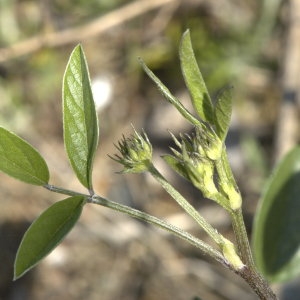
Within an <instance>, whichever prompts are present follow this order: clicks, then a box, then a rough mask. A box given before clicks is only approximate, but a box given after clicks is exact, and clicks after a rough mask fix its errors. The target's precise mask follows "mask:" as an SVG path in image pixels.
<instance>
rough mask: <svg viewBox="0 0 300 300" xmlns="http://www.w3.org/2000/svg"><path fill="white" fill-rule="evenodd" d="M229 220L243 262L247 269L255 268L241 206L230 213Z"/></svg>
mask: <svg viewBox="0 0 300 300" xmlns="http://www.w3.org/2000/svg"><path fill="white" fill-rule="evenodd" d="M231 222H232V228H233V232H234V235H235V238H236V243H237V248H238V252H239V255H240V257H241V259H242V261H243V263H244V264H245V265H246V266H247V267H248V268H249V269H252V270H256V267H255V264H254V260H253V257H252V251H251V247H250V244H249V239H248V235H247V231H246V227H245V222H244V218H243V214H242V209H241V208H240V209H238V210H236V211H234V212H232V213H231Z"/></svg>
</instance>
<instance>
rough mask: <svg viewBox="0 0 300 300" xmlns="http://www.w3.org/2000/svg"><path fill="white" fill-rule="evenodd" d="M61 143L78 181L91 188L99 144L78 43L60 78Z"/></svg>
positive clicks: (82, 56) (90, 92) (92, 100)
mask: <svg viewBox="0 0 300 300" xmlns="http://www.w3.org/2000/svg"><path fill="white" fill-rule="evenodd" d="M63 123H64V142H65V147H66V150H67V153H68V157H69V160H70V163H71V165H72V168H73V170H74V172H75V173H76V175H77V177H78V179H79V181H80V182H81V183H82V184H83V185H84V186H85V187H86V188H88V189H90V190H92V178H91V177H92V165H93V159H94V154H95V151H96V149H97V145H98V136H99V131H98V119H97V113H96V110H95V103H94V99H93V95H92V90H91V85H90V78H89V73H88V67H87V63H86V59H85V55H84V52H83V49H82V47H81V45H78V46H76V47H75V49H74V50H73V52H72V54H71V56H70V60H69V62H68V65H67V68H66V71H65V75H64V80H63Z"/></svg>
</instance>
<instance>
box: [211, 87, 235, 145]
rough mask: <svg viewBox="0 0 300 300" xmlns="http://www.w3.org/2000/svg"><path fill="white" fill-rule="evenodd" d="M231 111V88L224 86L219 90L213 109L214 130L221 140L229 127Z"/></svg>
mask: <svg viewBox="0 0 300 300" xmlns="http://www.w3.org/2000/svg"><path fill="white" fill-rule="evenodd" d="M231 113H232V95H231V89H230V88H225V89H223V90H221V91H220V93H219V95H218V97H217V101H216V105H215V109H214V116H215V125H216V132H217V134H218V136H219V138H220V139H221V140H222V141H224V140H225V138H226V135H227V132H228V129H229V125H230V120H231Z"/></svg>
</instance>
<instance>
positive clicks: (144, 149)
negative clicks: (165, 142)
mask: <svg viewBox="0 0 300 300" xmlns="http://www.w3.org/2000/svg"><path fill="white" fill-rule="evenodd" d="M133 130H134V134H132V135H131V136H130V137H128V138H126V137H125V136H123V139H122V140H121V141H119V142H118V145H116V148H117V149H118V150H119V152H120V154H115V157H111V156H110V158H112V159H113V160H115V161H117V162H118V163H120V164H122V165H123V166H124V169H123V170H122V173H141V172H145V171H147V170H148V168H149V166H150V164H151V160H152V145H151V144H150V142H149V139H148V137H147V135H146V133H145V132H144V131H143V132H142V134H139V133H137V132H136V130H135V129H133Z"/></svg>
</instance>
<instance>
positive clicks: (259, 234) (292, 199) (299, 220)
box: [253, 147, 300, 282]
mask: <svg viewBox="0 0 300 300" xmlns="http://www.w3.org/2000/svg"><path fill="white" fill-rule="evenodd" d="M299 212H300V147H296V148H294V149H293V150H292V151H291V152H289V153H288V154H287V155H286V156H285V157H284V159H283V160H282V161H281V162H280V164H279V165H278V167H277V168H276V169H275V171H274V173H273V175H272V176H271V178H270V180H269V182H268V184H267V185H266V190H265V192H264V194H263V196H262V198H261V200H260V204H259V209H258V211H257V214H256V217H255V222H254V234H253V248H254V255H255V259H256V263H257V266H258V268H259V270H260V271H261V272H262V274H263V275H264V276H265V277H266V278H267V279H268V280H269V281H271V282H283V281H287V280H291V279H293V278H295V277H296V276H298V275H300V255H299V253H300V234H299V228H300V213H299Z"/></svg>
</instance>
